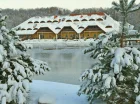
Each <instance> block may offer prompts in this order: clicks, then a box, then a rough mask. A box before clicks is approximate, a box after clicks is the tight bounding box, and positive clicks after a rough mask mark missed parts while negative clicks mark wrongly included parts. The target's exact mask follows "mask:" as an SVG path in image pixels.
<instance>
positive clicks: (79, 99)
mask: <svg viewBox="0 0 140 104" xmlns="http://www.w3.org/2000/svg"><path fill="white" fill-rule="evenodd" d="M79 88H80V86H79V85H72V84H65V83H57V82H49V81H42V80H33V82H32V83H31V86H30V93H29V104H38V99H39V97H41V96H43V95H44V94H45V95H48V96H51V97H54V99H56V104H88V101H87V98H86V96H85V95H81V96H78V95H77V92H78V90H79ZM46 99H47V98H46ZM93 104H105V103H103V102H101V101H100V100H96V101H94V102H93Z"/></svg>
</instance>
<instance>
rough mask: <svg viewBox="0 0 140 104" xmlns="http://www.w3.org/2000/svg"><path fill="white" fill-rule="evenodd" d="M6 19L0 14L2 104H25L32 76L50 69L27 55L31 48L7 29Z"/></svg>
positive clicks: (0, 100)
mask: <svg viewBox="0 0 140 104" xmlns="http://www.w3.org/2000/svg"><path fill="white" fill-rule="evenodd" d="M6 18H7V17H6V16H2V14H1V13H0V104H25V102H26V97H27V96H28V92H29V83H30V82H31V81H32V76H34V75H36V74H43V73H44V72H45V71H46V70H49V69H50V68H49V67H48V64H47V63H45V62H43V61H39V60H35V59H33V58H31V57H30V56H29V55H27V54H26V50H27V49H28V48H29V47H30V46H28V45H26V44H23V43H21V42H20V40H19V38H18V36H17V35H16V32H15V31H14V30H11V31H9V30H8V29H7V28H6V23H5V19H6Z"/></svg>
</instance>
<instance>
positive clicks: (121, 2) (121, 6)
mask: <svg viewBox="0 0 140 104" xmlns="http://www.w3.org/2000/svg"><path fill="white" fill-rule="evenodd" d="M120 9H121V10H122V11H123V12H124V10H125V6H124V0H120Z"/></svg>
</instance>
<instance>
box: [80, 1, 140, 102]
mask: <svg viewBox="0 0 140 104" xmlns="http://www.w3.org/2000/svg"><path fill="white" fill-rule="evenodd" d="M134 2H135V0H131V2H130V3H128V0H120V4H118V3H116V2H113V5H114V9H116V10H119V11H120V12H121V13H122V15H123V22H122V36H121V37H120V35H119V34H114V32H112V33H107V34H101V35H99V39H97V40H95V41H94V42H93V43H92V44H91V47H90V48H89V49H87V50H85V53H90V56H91V58H93V59H96V60H98V61H97V62H96V63H94V64H93V66H92V68H90V69H87V70H85V72H84V73H83V74H82V75H81V77H80V81H82V84H81V86H80V89H79V91H78V95H81V94H86V95H87V97H88V101H89V103H90V104H92V102H93V101H94V100H95V99H98V98H100V99H102V100H104V101H105V102H106V103H107V104H140V50H139V49H137V48H134V47H123V44H122V42H121V47H120V42H119V40H120V38H123V35H124V34H125V35H126V34H127V29H128V27H127V26H126V17H127V14H128V13H130V12H133V11H136V10H138V9H140V7H139V6H137V7H134Z"/></svg>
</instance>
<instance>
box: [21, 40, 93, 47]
mask: <svg viewBox="0 0 140 104" xmlns="http://www.w3.org/2000/svg"><path fill="white" fill-rule="evenodd" d="M92 42H94V39H86V40H84V39H75V40H66V39H57V40H53V39H41V40H39V39H33V40H24V41H22V43H26V44H31V45H33V47H34V48H63V47H88V46H90V43H92Z"/></svg>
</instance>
